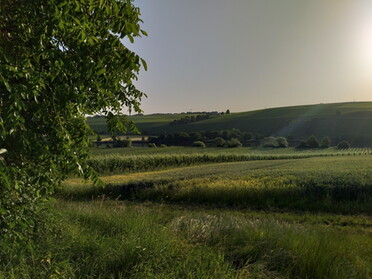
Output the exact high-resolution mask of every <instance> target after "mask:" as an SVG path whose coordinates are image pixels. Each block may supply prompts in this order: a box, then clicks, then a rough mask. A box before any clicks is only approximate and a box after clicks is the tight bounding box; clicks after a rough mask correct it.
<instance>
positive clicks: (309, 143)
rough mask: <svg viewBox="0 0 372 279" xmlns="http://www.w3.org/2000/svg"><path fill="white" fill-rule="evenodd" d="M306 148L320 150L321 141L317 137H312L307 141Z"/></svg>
mask: <svg viewBox="0 0 372 279" xmlns="http://www.w3.org/2000/svg"><path fill="white" fill-rule="evenodd" d="M306 146H307V147H308V148H318V147H319V141H318V139H317V138H316V136H314V135H312V136H310V137H308V138H307V140H306Z"/></svg>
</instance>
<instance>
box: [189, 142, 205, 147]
mask: <svg viewBox="0 0 372 279" xmlns="http://www.w3.org/2000/svg"><path fill="white" fill-rule="evenodd" d="M192 146H193V147H202V148H205V143H204V142H202V141H194V142H193V143H192Z"/></svg>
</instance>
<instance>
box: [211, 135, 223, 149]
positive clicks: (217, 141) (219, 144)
mask: <svg viewBox="0 0 372 279" xmlns="http://www.w3.org/2000/svg"><path fill="white" fill-rule="evenodd" d="M225 143H226V141H225V140H224V139H223V138H221V137H217V138H215V139H214V140H213V145H214V146H216V147H223V146H225Z"/></svg>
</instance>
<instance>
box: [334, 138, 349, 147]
mask: <svg viewBox="0 0 372 279" xmlns="http://www.w3.org/2000/svg"><path fill="white" fill-rule="evenodd" d="M337 148H338V149H349V148H350V143H349V142H347V141H346V140H343V141H340V142H339V143H338V144H337Z"/></svg>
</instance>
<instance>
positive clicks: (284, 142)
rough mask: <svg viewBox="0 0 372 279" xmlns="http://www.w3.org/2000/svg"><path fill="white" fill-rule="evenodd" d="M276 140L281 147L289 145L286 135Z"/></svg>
mask: <svg viewBox="0 0 372 279" xmlns="http://www.w3.org/2000/svg"><path fill="white" fill-rule="evenodd" d="M276 142H277V144H278V147H280V148H287V147H288V142H287V139H286V138H285V137H277V138H276Z"/></svg>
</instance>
